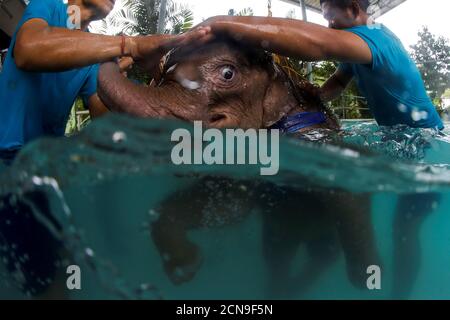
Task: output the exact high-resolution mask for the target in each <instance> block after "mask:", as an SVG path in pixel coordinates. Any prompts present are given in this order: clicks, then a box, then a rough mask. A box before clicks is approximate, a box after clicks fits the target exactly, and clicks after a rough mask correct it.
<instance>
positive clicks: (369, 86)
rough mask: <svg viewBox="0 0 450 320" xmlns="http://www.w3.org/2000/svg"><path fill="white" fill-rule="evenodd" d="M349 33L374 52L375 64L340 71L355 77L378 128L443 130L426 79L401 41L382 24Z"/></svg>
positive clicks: (348, 65)
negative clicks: (405, 127) (402, 126)
mask: <svg viewBox="0 0 450 320" xmlns="http://www.w3.org/2000/svg"><path fill="white" fill-rule="evenodd" d="M345 30H346V31H349V32H352V33H354V34H356V35H358V36H359V37H361V38H362V39H363V40H364V41H365V42H366V43H367V45H368V46H369V48H370V50H371V51H372V63H371V64H369V65H363V64H355V63H342V64H341V65H340V66H339V68H340V69H341V70H342V71H343V72H345V73H348V74H351V75H353V76H354V78H355V80H356V83H357V86H358V88H359V89H360V91H361V93H362V94H363V95H364V96H365V97H366V99H367V101H368V104H369V108H370V109H371V111H372V113H373V115H374V117H375V119H376V121H377V122H378V124H379V125H382V126H393V125H397V124H406V125H408V126H410V127H414V128H437V129H440V130H442V129H443V128H444V125H443V123H442V120H441V119H440V117H439V114H438V113H437V111H436V108H435V106H434V105H433V103H432V102H431V99H430V98H429V96H428V95H427V92H426V90H425V86H424V83H423V80H422V76H421V75H420V72H419V70H418V68H417V66H416V64H415V63H414V61H413V60H412V59H411V57H410V55H409V54H408V52H407V51H406V50H405V48H404V47H403V45H402V43H401V42H400V40H399V39H398V38H397V37H396V36H395V35H394V34H393V33H392V32H391V31H390V30H389V29H388V28H386V27H385V26H383V25H381V24H375V25H371V26H366V25H362V26H357V27H352V28H349V29H345Z"/></svg>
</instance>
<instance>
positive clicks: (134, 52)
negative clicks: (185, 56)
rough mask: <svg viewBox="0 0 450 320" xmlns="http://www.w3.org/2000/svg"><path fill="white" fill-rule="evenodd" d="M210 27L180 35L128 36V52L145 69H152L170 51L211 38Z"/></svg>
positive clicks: (198, 43) (205, 41)
mask: <svg viewBox="0 0 450 320" xmlns="http://www.w3.org/2000/svg"><path fill="white" fill-rule="evenodd" d="M212 37H213V35H212V34H211V28H210V27H199V28H196V29H193V30H192V31H189V32H186V33H183V34H179V35H151V36H139V37H127V38H126V54H127V55H128V56H130V57H132V58H133V60H134V61H135V62H137V63H138V64H139V65H140V66H141V67H142V68H143V69H144V70H147V71H152V68H153V66H154V64H155V62H158V61H159V60H160V59H161V58H162V57H163V56H164V55H165V54H166V53H167V52H168V51H170V50H172V49H174V48H176V47H180V46H201V45H203V44H204V43H207V42H208V41H210V40H211V38H212Z"/></svg>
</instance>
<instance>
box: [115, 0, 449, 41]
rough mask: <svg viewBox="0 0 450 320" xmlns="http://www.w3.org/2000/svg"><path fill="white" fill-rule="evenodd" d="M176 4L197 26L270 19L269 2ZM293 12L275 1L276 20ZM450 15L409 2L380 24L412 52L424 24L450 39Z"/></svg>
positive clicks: (433, 3) (443, 3)
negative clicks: (244, 16)
mask: <svg viewBox="0 0 450 320" xmlns="http://www.w3.org/2000/svg"><path fill="white" fill-rule="evenodd" d="M175 2H177V3H180V4H185V5H187V6H189V7H190V8H191V9H192V11H193V12H194V18H195V20H194V22H195V23H196V24H197V23H200V22H202V21H203V20H205V19H207V18H208V17H211V16H215V15H224V14H228V11H229V9H232V8H233V9H235V10H236V11H239V10H242V9H244V8H247V7H251V8H252V9H253V11H254V14H255V15H257V16H267V0H175ZM120 7H121V2H120V1H118V2H117V3H116V8H115V9H116V10H117V9H119V8H120ZM291 10H294V16H295V18H297V19H301V18H302V13H301V9H300V7H298V6H294V5H291V4H288V3H286V2H283V1H281V0H272V12H273V16H274V17H286V16H287V14H288V13H289V11H291ZM449 13H450V1H449V0H427V1H423V0H406V2H404V3H402V4H401V5H399V6H398V7H396V8H395V9H393V10H391V11H390V12H388V13H386V14H385V15H383V16H382V17H380V18H378V19H377V21H378V22H381V23H383V24H385V25H386V26H387V27H388V28H389V29H391V30H392V31H393V32H394V33H395V34H396V35H397V36H398V37H399V38H400V40H401V41H402V42H403V44H404V45H405V47H406V48H407V49H409V47H410V46H411V45H413V44H415V43H416V42H417V40H418V36H417V32H418V31H419V30H420V29H421V27H422V26H424V25H426V26H428V27H429V29H430V31H431V32H432V33H434V34H437V35H441V36H444V37H446V38H450V17H449ZM307 15H308V20H309V21H311V22H314V23H318V24H322V25H327V22H326V21H325V20H324V19H323V18H322V15H320V14H318V13H315V12H312V11H309V10H308V12H307Z"/></svg>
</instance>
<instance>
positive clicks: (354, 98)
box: [313, 61, 372, 119]
mask: <svg viewBox="0 0 450 320" xmlns="http://www.w3.org/2000/svg"><path fill="white" fill-rule="evenodd" d="M337 66H338V63H336V62H330V61H325V62H320V63H315V64H313V75H314V81H315V83H316V84H317V85H319V86H322V85H323V84H324V83H325V81H327V80H328V79H329V78H330V77H331V76H332V75H333V73H334V72H335V71H336V68H337ZM330 106H331V108H332V109H333V110H334V111H335V112H336V114H338V115H339V116H340V117H342V118H346V119H361V118H364V119H368V118H372V114H371V113H370V111H369V110H368V106H367V102H366V100H365V99H363V98H361V93H360V92H359V90H358V87H357V85H356V83H355V82H354V81H352V82H351V83H350V84H349V86H348V87H347V88H346V89H345V91H344V92H343V93H342V95H341V96H340V97H339V98H337V99H335V100H333V101H332V102H331V103H330Z"/></svg>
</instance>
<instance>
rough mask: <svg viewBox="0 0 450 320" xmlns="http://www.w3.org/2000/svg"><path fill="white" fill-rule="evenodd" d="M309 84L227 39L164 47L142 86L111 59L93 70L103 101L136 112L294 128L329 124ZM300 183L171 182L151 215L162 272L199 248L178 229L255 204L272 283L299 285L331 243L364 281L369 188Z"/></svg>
mask: <svg viewBox="0 0 450 320" xmlns="http://www.w3.org/2000/svg"><path fill="white" fill-rule="evenodd" d="M313 92H314V90H313V87H312V85H310V84H309V83H307V81H293V80H292V78H291V77H289V76H288V75H287V73H286V72H285V71H284V70H283V69H282V68H281V67H280V66H279V65H278V64H276V63H274V61H273V58H272V56H271V55H269V54H268V53H266V52H264V51H261V50H256V49H253V48H249V47H246V46H245V45H243V44H240V43H237V42H234V41H233V40H230V39H217V40H215V41H213V42H211V43H209V44H207V45H205V46H203V47H201V48H180V49H177V50H174V51H172V52H171V53H170V54H169V55H168V56H166V57H165V60H164V64H163V67H162V69H161V72H160V74H158V75H155V80H154V81H153V85H151V86H149V87H145V86H141V85H137V84H134V83H132V82H131V81H129V80H128V79H126V78H125V77H123V76H122V75H121V74H120V73H119V70H118V68H117V66H116V65H115V64H114V63H108V64H103V65H102V66H101V68H100V76H99V95H100V97H101V98H102V100H103V101H105V103H106V104H107V105H108V107H109V108H110V109H111V110H113V111H117V112H124V113H128V114H132V115H135V116H138V117H152V118H175V119H181V120H185V121H203V124H204V125H205V126H208V127H214V128H242V129H247V128H254V129H261V128H280V129H281V130H282V132H286V133H300V134H303V133H307V132H308V131H310V130H312V129H317V128H321V129H329V130H331V131H337V130H339V124H338V121H337V120H336V118H335V117H334V116H333V115H332V113H330V112H328V111H327V110H326V108H325V107H324V106H323V104H322V103H321V102H320V99H319V98H318V97H317V96H316V95H314V94H313ZM299 165H300V164H299ZM305 180H306V179H305ZM304 187H305V188H304V189H302V190H297V189H294V188H280V187H276V186H275V185H273V184H270V183H267V182H258V181H248V180H245V181H237V180H233V179H229V178H224V177H205V178H201V179H199V180H197V181H196V182H195V183H194V185H193V186H191V187H190V188H187V189H185V190H180V191H177V192H175V193H174V194H173V195H171V196H170V197H169V198H168V199H166V200H165V201H164V202H163V203H162V204H161V205H160V207H159V208H158V212H159V214H160V216H159V220H158V221H156V222H154V223H153V225H152V237H153V240H154V242H155V244H156V246H157V248H158V250H159V253H160V255H161V257H162V260H163V264H164V268H165V271H166V273H167V275H168V276H169V277H170V279H171V280H172V281H173V282H174V283H175V284H181V283H183V282H186V281H190V280H191V279H192V278H193V277H194V276H195V274H196V272H197V271H198V270H199V268H200V265H201V262H202V259H201V253H200V250H199V248H198V246H197V245H195V244H194V243H192V242H191V241H190V240H189V239H188V237H187V232H188V230H190V229H193V228H199V227H207V228H211V227H220V226H225V225H229V224H233V223H237V222H239V221H241V220H242V219H244V218H245V217H246V216H247V215H248V214H249V213H250V212H251V211H252V210H253V209H258V210H259V212H261V213H262V217H263V225H264V232H263V234H264V239H263V243H264V256H265V257H266V260H267V263H268V266H269V274H270V279H271V280H270V281H269V282H270V290H271V292H272V293H274V294H277V295H282V294H288V293H289V292H294V291H295V290H296V288H300V289H306V288H307V287H308V286H309V285H310V284H311V283H312V282H313V281H314V280H315V279H316V278H317V277H318V276H319V275H320V273H321V272H322V270H323V269H324V268H326V267H327V266H329V265H330V263H331V262H333V261H335V259H336V258H337V256H338V253H339V248H340V247H342V248H343V252H344V254H345V258H346V262H347V270H348V276H349V278H350V280H351V281H352V283H353V284H354V285H355V286H357V287H364V286H365V284H366V277H367V275H366V269H367V267H368V266H369V265H372V264H379V259H378V255H377V250H376V249H375V243H374V239H373V231H372V226H371V222H370V199H369V197H368V196H367V195H361V196H355V195H350V194H348V193H346V192H344V191H339V190H333V191H332V192H330V190H323V189H320V188H316V189H315V190H318V191H309V192H307V191H306V190H310V189H311V187H313V186H312V185H311V182H305V186H304ZM302 242H304V243H306V245H307V248H308V253H309V255H310V257H311V259H309V263H308V264H307V265H306V266H305V269H304V272H301V273H299V276H297V277H294V278H292V277H290V276H289V272H287V271H288V270H289V267H290V263H291V261H292V260H293V258H294V256H295V254H296V251H297V249H298V247H299V245H300V243H302ZM293 279H294V280H293ZM294 281H295V282H294ZM289 283H290V284H293V285H288V284H289Z"/></svg>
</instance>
